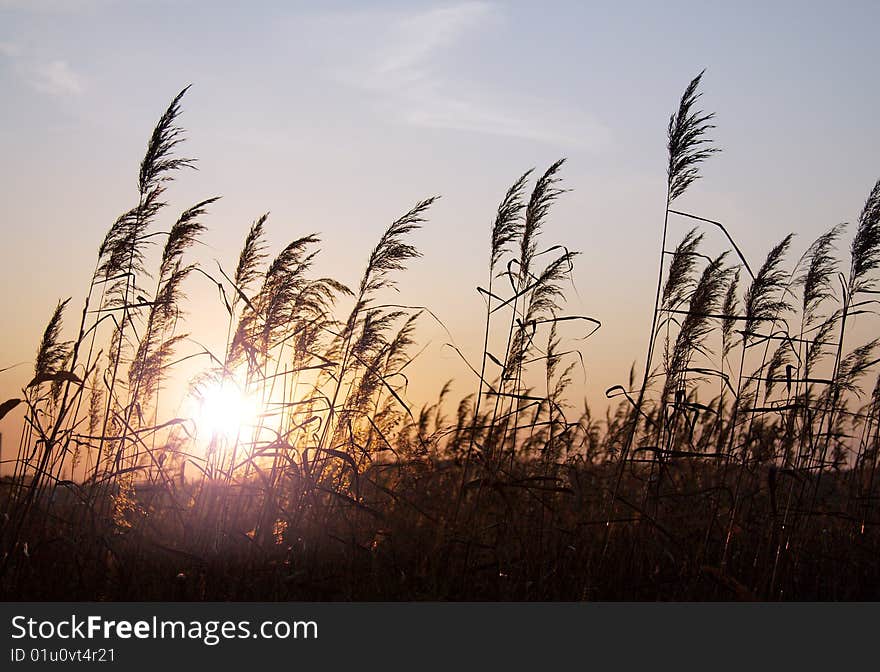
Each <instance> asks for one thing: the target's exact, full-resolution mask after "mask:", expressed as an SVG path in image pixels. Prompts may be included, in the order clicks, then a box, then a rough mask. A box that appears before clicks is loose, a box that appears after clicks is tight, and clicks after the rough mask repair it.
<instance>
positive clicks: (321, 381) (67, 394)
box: [0, 73, 880, 599]
mask: <svg viewBox="0 0 880 672" xmlns="http://www.w3.org/2000/svg"><path fill="white" fill-rule="evenodd" d="M702 76H703V75H702V73H701V74H700V75H698V76H697V77H696V78H694V79H693V80H692V81H691V82H690V84H689V85H688V86H687V88H686V89H685V92H684V94H683V95H682V97H681V99H680V102H679V104H678V107H677V109H676V110H675V112H674V113H673V114H672V116H671V118H670V121H669V124H668V128H667V149H668V166H667V176H666V177H667V189H666V199H665V204H664V209H663V217H662V227H661V231H660V242H661V245H660V254H659V261H658V278H657V285H656V289H655V298H654V304H653V308H652V313H651V316H650V317H651V319H650V328H649V329H648V341H647V347H646V352H645V363H644V368H643V370H641V372H640V373H638V372H637V371H636V370H635V367H634V368H633V370H632V371H631V372H630V375H629V380H628V382H627V383H626V384H625V385H618V386H615V387H613V388H611V389H610V390H608V397H609V398H610V399H612V400H614V401H612V403H611V404H610V406H609V409H608V412H607V413H606V416H605V418H604V419H601V420H600V419H597V418H596V417H595V416H594V414H593V412H592V410H591V409H590V408H589V407H588V406H586V405H585V404H584V405H583V407H581V408H578V407H576V406H575V405H574V403H573V397H574V393H573V387H574V381H575V380H576V379H577V377H578V375H577V372H578V369H579V368H580V367H581V366H583V361H584V356H585V355H586V356H588V355H589V353H588V350H587V349H586V348H585V345H584V342H585V341H586V340H587V339H588V337H589V336H590V335H591V334H592V333H594V332H595V331H596V329H598V328H600V326H601V324H600V322H599V320H598V319H596V318H595V317H592V316H585V315H573V314H570V313H569V312H568V311H567V310H566V301H565V294H566V286H567V285H568V284H569V283H571V281H572V272H573V269H574V267H575V263H576V261H577V257H578V253H577V252H576V251H574V250H571V249H569V248H568V247H567V246H565V245H564V243H560V242H557V241H556V240H554V239H553V238H552V226H551V214H552V210H553V207H554V205H555V204H556V202H557V201H558V200H559V199H561V198H564V196H565V192H566V190H567V189H566V188H565V187H563V186H562V185H563V183H562V173H563V168H564V161H563V160H559V161H556V162H554V163H553V164H551V165H550V166H549V167H547V168H546V169H545V170H544V171H543V172H539V173H537V174H535V173H534V171H532V170H530V171H527V172H525V173H524V174H522V175H521V176H520V177H519V178H517V179H516V180H515V181H514V182H513V184H512V186H511V187H510V188H509V189H508V190H507V192H506V193H505V194H504V195H503V197H502V199H501V202H500V204H499V206H498V209H497V212H496V213H495V215H494V218H493V219H491V220H490V226H489V227H488V231H487V238H488V249H487V262H488V263H487V275H486V279H485V285H484V286H481V287H479V288H478V290H479V295H480V296H481V297H482V299H483V300H484V302H485V309H484V313H483V324H482V339H481V344H482V347H481V349H480V351H479V353H478V354H477V356H476V358H474V359H473V360H471V359H470V358H468V357H467V356H466V355H465V353H463V352H459V354H460V355H461V357H462V358H463V360H464V361H465V363H466V365H467V368H468V371H469V372H470V374H471V375H472V377H471V378H470V379H469V381H468V382H467V384H468V385H470V390H471V391H470V392H469V393H467V394H465V395H464V396H463V397H462V398H461V399H459V400H458V401H457V402H456V401H454V400H453V399H451V397H450V394H451V392H450V390H451V386H450V385H449V384H447V385H445V386H444V387H443V389H442V390H441V391H440V393H439V395H438V398H437V400H436V401H434V402H425V403H424V404H423V405H422V406H421V407H417V406H415V405H414V404H413V403H412V401H411V400H410V398H409V395H408V394H407V389H408V382H409V378H408V376H409V370H408V369H409V368H410V365H411V363H412V362H413V360H414V358H415V357H416V356H417V355H418V354H419V350H418V328H419V324H420V322H422V321H424V320H427V319H436V318H435V317H434V316H433V314H432V313H430V311H428V310H427V309H422V308H410V307H404V306H400V305H398V304H397V303H395V302H394V301H393V299H392V297H391V293H392V292H393V291H394V289H395V287H396V284H397V282H398V281H399V278H400V275H401V274H402V273H404V272H405V270H406V268H407V267H408V266H409V265H410V264H411V263H414V262H415V261H416V260H417V259H418V257H420V256H421V253H420V251H419V250H418V248H417V247H416V244H415V241H416V240H417V236H418V232H419V229H420V228H421V227H422V226H423V225H425V223H426V222H427V220H428V217H429V215H430V209H431V206H432V205H433V203H434V201H435V199H434V198H428V199H426V200H421V201H418V202H416V203H415V205H413V206H412V207H411V208H410V209H408V210H407V209H406V208H405V207H404V208H401V211H403V213H404V214H402V215H400V216H398V217H397V218H395V219H392V220H391V223H390V225H388V227H387V228H386V229H385V230H384V232H383V233H382V234H381V235H380V236H379V239H378V241H377V243H376V245H375V247H374V248H373V249H372V250H371V251H370V252H369V254H368V255H367V256H366V259H365V262H364V270H363V273H362V276H361V279H360V281H359V282H358V284H357V286H355V287H353V288H349V287H347V286H345V285H343V284H342V283H340V282H338V281H337V280H334V279H332V278H328V277H323V276H321V275H320V273H319V272H317V271H316V268H318V264H319V263H320V254H321V251H322V247H321V246H322V241H321V238H320V236H319V235H318V234H315V233H307V234H304V235H300V236H299V237H296V238H295V239H293V240H292V241H290V242H289V243H287V244H286V245H285V246H283V247H282V248H281V250H280V252H278V253H276V254H274V255H270V249H271V245H270V243H269V239H270V237H271V232H272V228H273V227H272V221H271V220H270V218H269V215H268V214H264V215H261V216H258V217H257V218H256V219H255V221H254V222H253V224H252V225H251V226H250V227H249V229H248V230H247V232H246V233H245V235H244V242H243V246H242V249H241V251H240V253H239V255H238V256H237V258H236V259H233V260H231V261H232V262H233V263H231V264H230V265H229V266H228V267H227V266H224V265H223V264H221V265H220V267H219V268H218V269H208V268H203V267H201V266H199V265H198V264H196V263H195V262H193V261H191V260H190V259H189V256H190V254H189V252H190V248H191V247H192V246H193V245H194V244H196V243H197V242H198V241H199V240H200V239H201V238H203V237H204V236H206V235H208V223H209V221H210V208H211V206H212V205H213V204H214V203H215V201H216V200H217V197H211V198H206V199H204V200H202V201H200V202H198V203H196V204H195V205H193V206H191V207H188V208H186V209H185V210H183V211H182V212H181V214H179V215H177V216H169V215H168V210H169V205H168V204H167V203H166V202H165V200H164V199H165V189H166V186H167V183H168V181H169V180H171V179H172V178H174V177H176V176H178V175H179V173H180V172H181V171H182V170H183V169H186V168H189V167H192V166H193V165H194V159H189V158H182V157H181V156H179V151H180V150H181V148H182V145H181V143H182V142H183V140H184V135H183V131H182V129H181V127H180V126H179V125H178V121H179V117H180V115H181V110H182V107H181V106H182V103H183V100H184V97H185V95H186V93H187V89H184V90H183V91H181V92H180V93H179V94H178V95H177V96H176V97H175V98H174V99H173V101H172V102H171V104H170V105H169V106H168V108H167V109H166V110H165V112H164V113H163V114H162V116H161V117H160V120H159V122H158V124H157V126H156V128H155V130H154V131H153V133H152V135H151V136H150V138H149V141H148V144H147V149H146V153H145V156H144V158H143V161H142V162H141V164H140V167H139V171H138V176H137V182H136V184H137V204H136V205H135V206H134V207H132V208H131V209H130V210H128V211H126V212H124V213H123V214H122V215H121V216H120V217H119V218H118V219H117V220H116V221H115V222H113V223H112V224H111V226H110V227H109V229H108V232H107V235H106V236H105V239H104V241H103V242H102V244H101V245H100V247H99V250H98V255H97V259H96V262H95V267H94V271H93V273H92V276H91V280H90V282H89V284H88V286H87V287H86V288H85V291H84V297H85V298H84V299H83V301H82V309H81V313H80V318H79V322H80V323H79V325H78V327H77V328H76V329H74V330H73V332H72V337H71V338H70V340H65V338H66V336H65V334H66V333H67V332H68V329H66V328H65V326H64V322H65V316H69V314H70V310H71V308H70V306H71V301H72V299H65V300H62V301H60V302H59V303H58V304H57V306H56V307H55V309H54V310H53V311H52V313H51V316H50V319H49V321H48V324H47V326H46V328H45V331H44V333H43V336H42V338H41V340H40V343H39V346H38V349H37V353H36V357H35V360H34V376H33V379H32V380H31V382H30V383H29V384H28V385H27V386H26V387H25V388H24V389H23V390H22V392H21V396H20V397H16V398H13V399H10V400H7V401H5V402H4V403H3V404H0V416H2V415H5V414H7V413H9V412H10V411H12V410H13V409H14V408H16V407H18V406H20V405H23V406H24V408H25V416H24V423H23V427H22V433H21V438H20V443H19V446H18V451H17V456H16V458H15V461H14V469H13V472H12V473H11V474H10V475H9V476H8V477H6V478H4V479H3V481H2V500H0V503H2V506H3V509H4V517H3V527H2V553H3V555H2V565H0V591H2V594H3V595H4V596H10V597H16V598H20V599H24V598H31V599H40V598H66V599H150V598H165V599H300V598H302V599H333V598H343V599H361V598H363V599H375V598H380V599H441V598H442V599H483V598H492V599H592V598H597V597H599V598H629V599H657V598H675V599H695V598H699V599H730V598H737V599H755V598H757V599H801V598H815V599H854V598H859V599H866V598H874V597H877V586H878V585H880V583H878V581H877V579H878V578H880V567H878V563H877V562H876V557H877V551H878V550H880V544H878V542H880V539H878V524H880V518H878V514H877V510H876V506H875V503H876V501H877V499H878V496H880V493H878V486H877V484H876V481H877V479H876V478H875V474H876V470H877V459H878V449H880V430H878V427H880V417H878V412H880V378H878V379H877V382H876V384H874V385H872V389H873V394H872V395H871V397H870V399H868V400H866V401H865V400H862V396H863V385H865V383H867V382H870V381H867V380H866V378H867V376H869V375H873V373H872V372H873V371H874V367H875V365H876V363H877V361H878V360H877V358H876V351H877V347H878V340H876V339H868V341H867V342H865V343H854V342H853V340H854V336H853V329H852V327H853V324H855V323H856V322H863V323H864V322H869V321H871V320H873V319H874V316H873V311H874V306H875V305H876V299H875V298H874V295H875V294H876V293H877V291H878V290H877V284H876V283H877V279H876V275H877V268H878V266H880V183H878V184H877V185H875V186H874V187H873V189H872V190H870V193H869V196H868V198H867V201H866V203H865V205H864V207H863V208H862V209H861V214H860V215H859V217H858V220H857V224H856V227H855V232H854V234H853V237H852V241H851V244H850V249H849V252H850V254H849V260H848V264H847V265H845V264H844V261H843V260H842V259H839V258H838V253H837V246H838V245H839V243H840V242H841V241H842V240H843V239H844V238H845V235H846V233H845V226H844V225H837V226H834V227H833V228H831V229H829V230H828V232H827V233H825V234H823V235H822V236H820V237H819V238H818V239H817V240H816V241H815V242H813V243H812V244H811V245H809V246H808V247H807V248H806V251H805V252H804V254H803V255H802V257H801V258H800V260H798V261H796V262H795V263H794V264H791V263H790V261H789V255H790V252H791V248H792V246H793V244H794V239H793V237H792V236H791V235H789V236H786V237H785V238H784V239H783V240H782V241H781V242H780V243H778V244H777V245H776V246H774V247H773V248H772V249H771V250H770V252H769V254H768V255H767V257H766V259H765V260H764V261H763V263H762V264H760V265H759V266H756V268H757V269H758V270H757V271H754V270H753V267H752V265H750V264H749V263H748V260H747V259H746V258H745V256H744V255H743V253H742V251H741V250H740V248H739V247H738V246H737V245H736V243H735V241H734V236H732V235H731V231H730V228H733V227H730V228H729V227H727V226H725V225H724V224H722V223H720V222H718V221H715V220H713V219H711V218H709V217H705V216H702V215H696V214H693V213H689V212H685V211H683V210H678V209H674V207H675V208H678V207H681V206H679V205H678V203H679V202H680V201H682V200H683V199H684V197H685V195H686V193H687V192H688V191H689V190H690V189H693V188H695V183H696V181H697V180H698V178H699V177H700V174H699V170H700V168H701V166H702V164H703V163H704V162H705V161H707V160H709V159H710V158H712V157H713V156H714V154H715V153H716V152H717V148H716V147H715V146H714V145H713V144H712V142H711V139H710V133H711V130H712V129H713V128H714V126H713V124H712V121H713V115H712V114H711V113H705V112H703V111H701V110H699V109H697V106H698V102H699V99H700V96H701V93H700V91H699V88H700V86H701V83H702ZM673 206H674V207H673ZM680 220H681V221H687V222H688V223H690V224H691V225H694V226H695V228H693V229H691V230H689V231H688V232H687V233H686V234H685V235H684V236H683V238H682V239H681V240H680V242H679V243H678V244H677V245H675V246H672V245H671V240H672V236H673V232H674V230H675V227H676V226H677V224H678V223H679V221H680ZM710 241H711V242H712V243H713V245H714V246H715V247H716V248H717V247H718V246H721V247H722V248H726V249H722V250H721V252H720V253H716V254H715V255H714V256H709V255H707V254H705V253H704V252H703V251H702V249H703V246H704V245H706V244H707V243H708V242H710ZM847 266H848V270H847ZM196 278H199V279H201V280H204V279H208V280H209V281H210V282H211V283H213V285H214V286H216V288H217V292H218V297H219V301H218V303H217V305H216V306H214V307H213V308H212V307H211V306H200V307H199V310H202V311H204V310H212V309H213V310H216V311H217V312H218V313H222V314H225V317H226V326H225V331H226V334H225V339H224V340H225V345H224V346H223V348H222V350H220V351H216V352H215V351H211V350H209V349H207V348H204V347H200V346H197V345H196V344H195V343H194V341H192V340H190V339H189V338H188V336H187V333H186V330H187V326H186V325H187V320H186V312H187V310H188V308H187V302H186V295H187V288H188V286H189V283H191V282H193V280H194V279H196ZM618 291H622V290H620V289H619V290H618ZM610 317H611V319H612V320H613V317H614V316H610ZM871 324H873V323H871ZM221 338H223V337H222V336H221ZM187 359H194V360H195V361H197V362H200V363H201V367H200V369H201V370H200V372H199V373H198V375H196V376H195V378H194V379H193V380H191V381H190V383H189V386H190V394H191V397H192V398H193V399H194V402H193V403H194V404H196V405H198V404H202V405H204V406H210V405H211V404H213V403H217V399H218V398H219V399H220V400H221V401H222V400H226V401H225V402H224V403H226V404H227V405H226V406H224V407H221V410H222V411H224V412H225V413H226V414H227V415H238V414H241V418H238V419H236V418H232V419H229V418H226V419H227V420H229V421H230V424H229V427H227V428H225V429H221V428H219V427H216V426H215V427H213V428H212V427H209V426H207V425H206V424H205V423H204V422H198V421H194V419H193V418H190V417H183V416H181V417H166V415H165V414H166V412H167V411H165V410H164V409H165V408H166V405H163V403H162V400H163V399H165V398H166V396H167V395H168V394H169V392H168V390H167V389H166V387H167V386H166V385H164V384H163V383H164V382H165V381H167V380H170V379H173V378H174V376H175V375H176V374H175V371H174V367H176V366H177V365H178V364H179V363H180V362H181V361H184V360H187ZM230 400H231V401H230ZM247 409H249V410H248V412H247V413H244V411H245V410H247ZM220 420H221V421H222V420H223V418H220Z"/></svg>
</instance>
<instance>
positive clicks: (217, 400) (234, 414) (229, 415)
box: [193, 378, 259, 441]
mask: <svg viewBox="0 0 880 672" xmlns="http://www.w3.org/2000/svg"><path fill="white" fill-rule="evenodd" d="M194 406H195V408H194V413H193V421H194V422H195V425H196V432H197V433H198V436H199V438H200V439H204V440H207V441H211V440H214V439H226V440H229V441H234V440H235V439H241V438H244V437H245V435H246V434H250V433H251V431H252V429H253V427H254V426H255V425H256V424H257V420H258V417H259V408H258V404H257V402H256V399H254V398H253V397H252V396H250V395H248V394H246V393H245V392H244V391H243V390H242V389H241V388H240V387H239V386H238V385H237V384H236V383H235V381H233V380H230V379H228V378H224V379H223V380H213V381H210V382H207V383H203V384H201V385H199V386H198V387H197V388H196V390H195V394H194Z"/></svg>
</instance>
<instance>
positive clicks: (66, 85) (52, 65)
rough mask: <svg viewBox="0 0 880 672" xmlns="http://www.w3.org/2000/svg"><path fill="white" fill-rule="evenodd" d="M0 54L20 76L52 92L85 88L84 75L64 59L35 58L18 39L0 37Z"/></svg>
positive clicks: (72, 92) (61, 93)
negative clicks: (24, 48)
mask: <svg viewBox="0 0 880 672" xmlns="http://www.w3.org/2000/svg"><path fill="white" fill-rule="evenodd" d="M0 57H2V58H3V59H5V60H6V62H7V65H8V67H9V68H10V69H11V71H12V72H13V73H14V74H15V76H17V77H18V78H19V79H21V80H22V81H24V82H25V83H26V84H27V85H28V86H30V87H31V88H32V89H34V90H36V91H39V92H40V93H45V94H48V95H50V96H78V95H80V94H82V93H83V91H84V90H85V82H84V80H83V77H82V76H81V75H80V74H79V73H77V72H75V71H74V70H73V68H72V67H71V66H70V64H69V63H68V62H67V61H66V60H64V59H52V60H45V59H39V58H34V57H33V56H32V55H30V54H28V53H27V51H26V50H22V48H21V46H20V45H19V44H17V43H15V42H10V41H0Z"/></svg>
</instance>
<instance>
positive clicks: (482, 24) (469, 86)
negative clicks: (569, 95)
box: [334, 2, 609, 148]
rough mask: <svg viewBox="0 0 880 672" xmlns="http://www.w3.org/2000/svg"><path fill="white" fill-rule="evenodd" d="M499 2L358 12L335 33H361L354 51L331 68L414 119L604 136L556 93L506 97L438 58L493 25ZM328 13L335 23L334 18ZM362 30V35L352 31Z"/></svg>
mask: <svg viewBox="0 0 880 672" xmlns="http://www.w3.org/2000/svg"><path fill="white" fill-rule="evenodd" d="M501 12H502V10H501V8H499V7H498V6H496V5H494V4H491V3H488V2H465V3H460V4H456V5H451V6H445V7H440V8H433V9H427V10H422V11H417V12H409V13H398V14H392V15H389V14H387V13H383V14H375V13H373V14H366V13H360V14H358V16H357V17H356V19H357V20H356V21H354V22H352V23H353V25H349V29H352V28H353V30H351V32H352V34H351V35H348V34H347V35H344V36H341V35H338V33H337V39H340V40H341V41H343V42H344V43H345V44H346V45H350V44H351V43H357V42H359V41H360V40H361V39H362V37H361V36H360V35H363V34H366V35H370V36H373V37H374V39H375V41H371V42H370V43H369V44H367V45H365V48H364V51H363V53H359V54H358V59H357V60H356V61H353V62H347V63H344V64H342V65H341V66H339V67H337V68H336V69H335V75H336V77H337V78H338V79H339V80H340V81H342V82H344V83H345V84H347V85H349V86H351V87H353V88H356V89H359V90H361V91H363V92H364V93H366V94H367V95H368V96H369V97H370V100H371V101H372V103H373V104H374V105H376V106H377V107H378V109H379V110H380V112H381V114H382V115H383V116H385V117H389V118H396V119H398V120H399V121H401V122H403V123H406V124H410V125H413V126H420V127H431V128H444V129H451V130H460V131H469V132H476V133H489V134H495V135H504V136H510V137H517V138H525V139H530V140H537V141H542V142H548V143H552V144H555V145H561V146H565V147H569V148H573V147H579V148H595V147H598V146H600V145H603V144H605V143H606V142H607V141H608V139H609V132H608V130H607V128H605V127H604V126H603V125H602V124H600V123H599V122H597V121H596V120H595V119H593V118H592V117H590V116H589V115H588V114H586V113H585V112H583V111H581V110H573V109H569V108H567V107H566V106H565V104H564V103H562V102H559V101H551V100H542V99H540V98H536V97H528V98H525V97H521V96H520V97H517V96H514V97H511V96H510V94H502V93H501V92H500V91H498V90H497V89H496V90H494V91H493V87H492V83H491V82H481V81H475V80H474V79H473V78H472V77H471V76H470V75H471V73H463V72H460V71H459V72H451V71H449V69H448V68H445V69H444V62H445V61H446V60H447V59H448V57H449V56H450V55H454V50H455V49H456V48H457V47H458V46H460V45H462V44H466V42H467V40H468V39H471V38H474V37H479V36H480V34H481V32H485V31H488V30H491V29H492V27H493V26H494V25H497V24H498V21H499V19H500V18H501ZM338 19H339V17H338V16H336V17H335V18H334V26H335V30H336V31H338V27H339V26H340V25H344V24H345V22H344V21H343V22H340V21H339V20H338ZM356 33H360V35H358V34H356Z"/></svg>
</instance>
